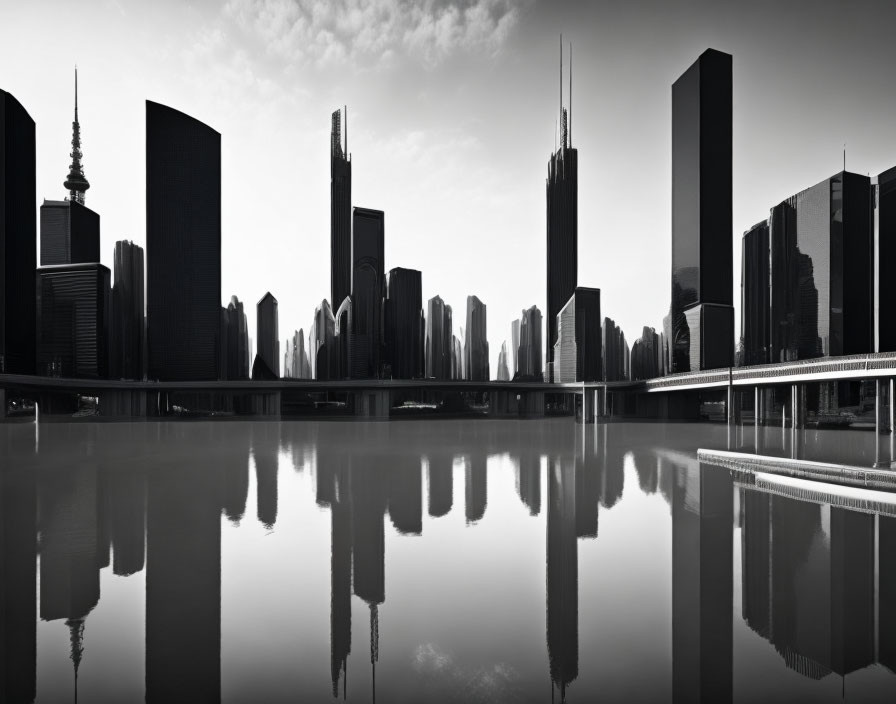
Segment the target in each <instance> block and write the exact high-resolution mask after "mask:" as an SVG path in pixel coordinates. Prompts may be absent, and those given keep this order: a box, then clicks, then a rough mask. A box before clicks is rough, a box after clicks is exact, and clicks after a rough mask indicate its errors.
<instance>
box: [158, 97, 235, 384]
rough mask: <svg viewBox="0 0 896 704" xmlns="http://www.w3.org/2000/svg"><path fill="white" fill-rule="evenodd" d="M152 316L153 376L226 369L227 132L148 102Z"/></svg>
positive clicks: (196, 375) (192, 375)
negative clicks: (222, 357) (222, 361)
mask: <svg viewBox="0 0 896 704" xmlns="http://www.w3.org/2000/svg"><path fill="white" fill-rule="evenodd" d="M146 259H147V262H146V264H147V266H146V275H147V292H146V323H147V334H148V338H149V339H148V341H149V369H148V376H149V378H150V379H159V380H161V381H200V380H214V379H217V378H218V376H219V369H218V364H219V360H218V357H219V354H218V349H219V346H220V327H221V325H220V318H221V135H220V134H219V133H218V132H216V131H215V130H213V129H211V128H210V127H209V126H208V125H204V124H203V123H201V122H199V121H198V120H196V119H194V118H192V117H190V116H188V115H185V114H184V113H182V112H178V111H177V110H173V109H172V108H169V107H166V106H164V105H160V104H158V103H154V102H151V101H146Z"/></svg>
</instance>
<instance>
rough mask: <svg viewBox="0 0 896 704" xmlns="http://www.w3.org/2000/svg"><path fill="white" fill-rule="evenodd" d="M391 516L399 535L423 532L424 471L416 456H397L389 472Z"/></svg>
mask: <svg viewBox="0 0 896 704" xmlns="http://www.w3.org/2000/svg"><path fill="white" fill-rule="evenodd" d="M389 516H390V517H391V518H392V524H393V525H394V526H395V528H396V529H397V530H398V532H399V533H402V534H404V535H420V534H421V533H422V532H423V469H422V467H421V466H420V460H419V459H418V458H417V457H416V456H414V455H407V456H397V457H396V458H395V460H394V461H393V463H392V467H391V468H390V470H389Z"/></svg>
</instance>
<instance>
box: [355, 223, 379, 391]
mask: <svg viewBox="0 0 896 704" xmlns="http://www.w3.org/2000/svg"><path fill="white" fill-rule="evenodd" d="M384 238H385V216H384V213H383V211H382V210H370V209H368V208H354V209H353V210H352V373H351V376H352V378H353V379H378V378H380V376H381V375H382V368H381V367H382V360H383V298H384V297H385V294H386V280H385V271H384V262H383V249H384V244H385V239H384Z"/></svg>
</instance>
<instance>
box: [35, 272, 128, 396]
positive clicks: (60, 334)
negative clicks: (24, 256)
mask: <svg viewBox="0 0 896 704" xmlns="http://www.w3.org/2000/svg"><path fill="white" fill-rule="evenodd" d="M110 278H111V277H110V272H109V269H107V268H106V267H104V266H103V265H102V264H60V265H58V266H46V267H41V268H40V269H39V270H38V283H37V299H36V303H37V369H38V372H39V373H40V374H41V375H43V376H61V377H73V378H92V379H105V378H107V377H108V376H109V343H108V340H109V314H110V310H109V309H110V295H111V292H110V287H109V284H110Z"/></svg>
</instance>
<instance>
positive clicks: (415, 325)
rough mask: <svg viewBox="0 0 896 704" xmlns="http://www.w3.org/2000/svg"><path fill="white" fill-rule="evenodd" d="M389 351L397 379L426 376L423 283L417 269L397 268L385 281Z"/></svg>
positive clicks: (387, 344) (393, 375) (393, 372)
mask: <svg viewBox="0 0 896 704" xmlns="http://www.w3.org/2000/svg"><path fill="white" fill-rule="evenodd" d="M385 308H386V311H385V312H386V319H385V332H386V335H385V337H386V350H387V356H388V360H389V363H390V364H391V365H392V377H393V378H395V379H419V378H421V377H422V376H423V372H424V364H423V335H424V324H423V284H422V275H421V273H420V272H419V271H416V270H415V269H401V268H395V269H392V270H391V271H389V276H388V278H387V280H386V306H385Z"/></svg>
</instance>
